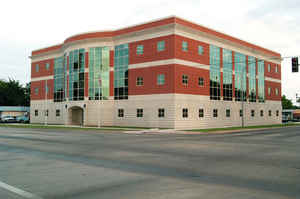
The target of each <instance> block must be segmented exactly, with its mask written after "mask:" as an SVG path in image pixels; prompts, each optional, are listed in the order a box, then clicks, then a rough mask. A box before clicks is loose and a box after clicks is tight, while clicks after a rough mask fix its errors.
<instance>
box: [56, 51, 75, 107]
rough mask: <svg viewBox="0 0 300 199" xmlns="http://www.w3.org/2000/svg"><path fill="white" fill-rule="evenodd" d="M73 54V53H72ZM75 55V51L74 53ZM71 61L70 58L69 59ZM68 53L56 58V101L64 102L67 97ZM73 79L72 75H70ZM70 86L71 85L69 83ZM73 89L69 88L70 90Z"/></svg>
mask: <svg viewBox="0 0 300 199" xmlns="http://www.w3.org/2000/svg"><path fill="white" fill-rule="evenodd" d="M70 54H71V53H70ZM72 57H73V53H72ZM69 61H70V60H69ZM66 71H67V55H66V54H65V55H64V56H63V57H58V58H55V59H54V88H53V92H54V97H53V98H54V102H62V101H64V99H65V90H66V88H67V72H66ZM69 77H70V80H73V77H72V75H71V76H69ZM69 86H70V85H69ZM70 90H72V89H69V91H70Z"/></svg>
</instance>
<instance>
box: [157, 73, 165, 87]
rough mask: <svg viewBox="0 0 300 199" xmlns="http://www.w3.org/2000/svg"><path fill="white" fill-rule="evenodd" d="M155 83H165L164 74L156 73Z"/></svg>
mask: <svg viewBox="0 0 300 199" xmlns="http://www.w3.org/2000/svg"><path fill="white" fill-rule="evenodd" d="M157 84H158V85H163V84H165V75H164V74H159V75H157Z"/></svg>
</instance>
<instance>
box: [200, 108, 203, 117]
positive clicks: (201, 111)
mask: <svg viewBox="0 0 300 199" xmlns="http://www.w3.org/2000/svg"><path fill="white" fill-rule="evenodd" d="M199 117H204V110H203V109H199Z"/></svg>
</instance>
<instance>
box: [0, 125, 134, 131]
mask: <svg viewBox="0 0 300 199" xmlns="http://www.w3.org/2000/svg"><path fill="white" fill-rule="evenodd" d="M0 127H7V128H31V129H62V130H64V129H65V130H67V129H71V130H97V131H103V130H106V131H107V130H110V131H111V130H116V131H124V130H131V129H127V128H125V127H100V128H96V127H88V128H85V127H73V126H59V125H41V124H0Z"/></svg>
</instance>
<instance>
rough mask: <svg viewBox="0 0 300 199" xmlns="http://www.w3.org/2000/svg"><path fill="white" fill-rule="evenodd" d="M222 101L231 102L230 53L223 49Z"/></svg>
mask: <svg viewBox="0 0 300 199" xmlns="http://www.w3.org/2000/svg"><path fill="white" fill-rule="evenodd" d="M222 56H223V99H224V100H225V101H232V92H233V89H232V85H233V84H232V51H230V50H227V49H223V53H222Z"/></svg>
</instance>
